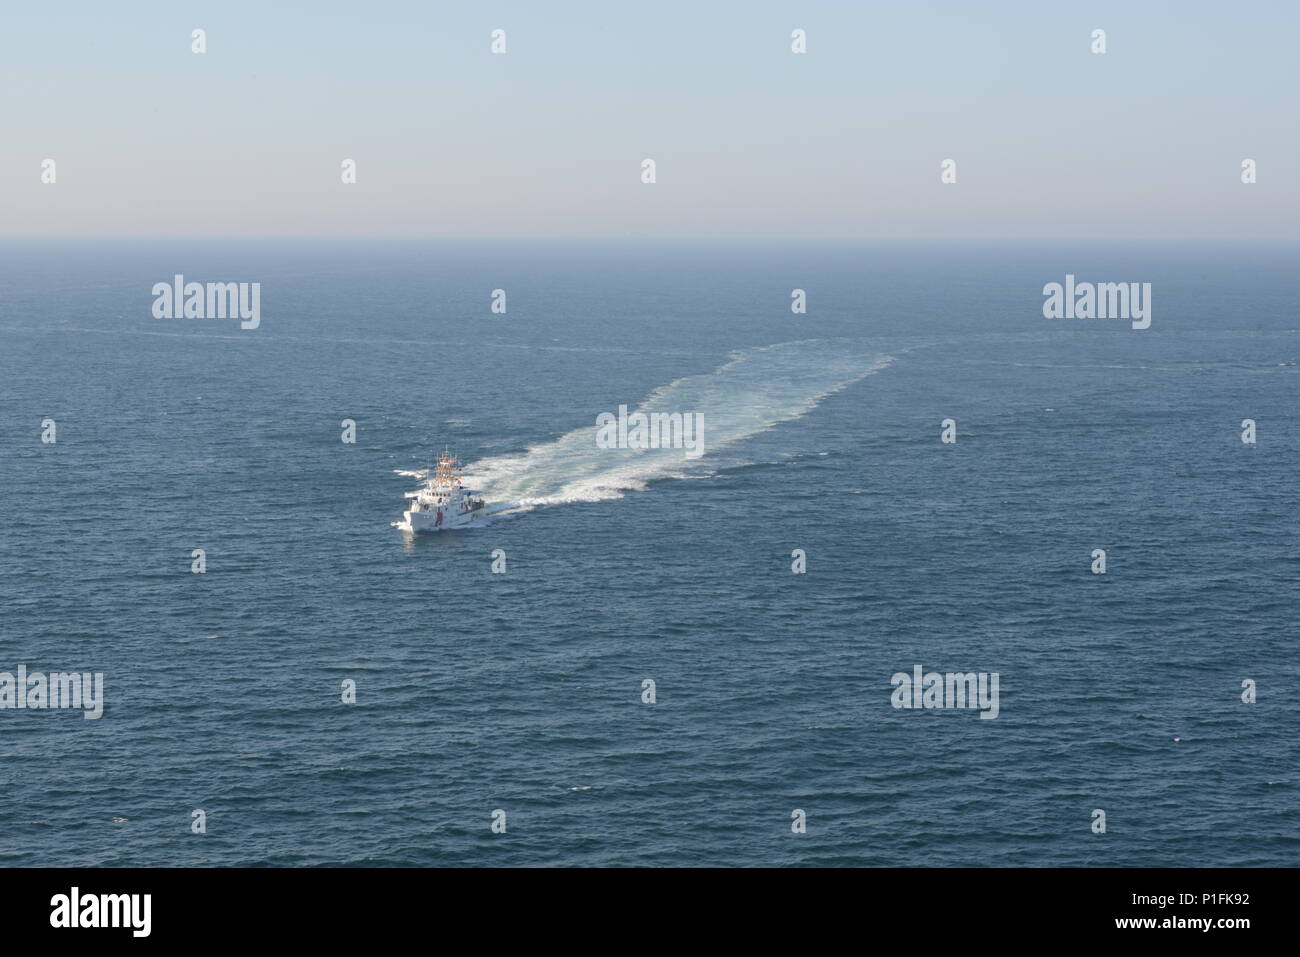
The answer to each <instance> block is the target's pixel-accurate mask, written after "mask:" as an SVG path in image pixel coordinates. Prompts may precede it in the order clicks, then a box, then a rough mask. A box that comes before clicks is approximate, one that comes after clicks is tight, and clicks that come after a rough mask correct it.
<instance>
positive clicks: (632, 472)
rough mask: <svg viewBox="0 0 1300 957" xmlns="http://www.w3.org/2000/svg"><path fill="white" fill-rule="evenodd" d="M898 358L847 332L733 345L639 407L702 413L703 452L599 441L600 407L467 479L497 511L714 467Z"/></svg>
mask: <svg viewBox="0 0 1300 957" xmlns="http://www.w3.org/2000/svg"><path fill="white" fill-rule="evenodd" d="M893 361H894V359H893V356H887V355H880V354H879V353H876V354H872V355H864V354H863V353H862V352H861V351H860V347H857V346H855V345H854V344H852V343H850V342H846V341H843V340H839V341H836V340H826V339H810V340H804V341H801V342H784V343H778V344H777V345H771V346H762V347H760V348H755V349H746V350H743V351H740V352H735V353H732V356H731V359H730V360H729V361H728V362H727V363H726V364H725V365H723V366H721V367H720V368H718V369H717V370H715V371H713V372H710V373H707V374H704V375H694V376H687V377H685V378H682V379H678V380H676V381H675V382H671V383H669V384H668V385H666V386H662V387H660V388H658V389H656V390H655V391H654V392H652V393H651V394H650V395H649V396H648V397H647V398H646V400H645V401H644V402H642V403H641V404H640V405H639V406H638V407H637V409H636V411H640V412H646V413H649V412H668V413H672V412H682V413H687V412H700V413H703V415H704V453H705V454H704V457H703V458H702V459H688V458H686V457H685V454H684V452H683V450H681V449H601V448H598V447H597V446H596V424H595V422H596V412H594V411H593V413H592V416H591V421H590V422H589V423H587V424H585V425H583V426H581V427H580V428H577V429H574V430H573V431H572V432H569V433H568V434H567V435H564V436H561V437H560V438H559V439H556V440H555V441H554V442H549V443H546V444H545V445H538V446H534V447H532V448H529V449H528V450H527V451H526V452H524V453H523V454H519V455H503V456H494V457H492V458H486V459H482V460H480V461H478V462H475V463H473V464H471V465H468V466H466V468H465V473H466V476H465V478H466V484H468V485H472V486H473V487H475V488H478V489H480V490H482V492H483V493H484V498H485V499H486V500H487V501H488V503H489V505H490V507H491V509H492V511H494V512H502V511H514V510H517V509H523V508H531V507H533V506H537V505H554V504H559V503H562V502H595V501H600V500H602V499H610V498H621V497H622V496H623V493H624V492H627V491H629V490H641V489H644V488H645V487H646V484H647V483H648V482H650V481H653V480H655V479H661V478H674V477H688V476H689V475H690V474H692V473H693V472H695V473H698V471H699V470H700V469H702V468H703V469H708V468H710V467H712V464H711V463H710V461H709V460H710V459H711V458H713V456H714V455H715V453H717V452H718V450H720V449H724V448H726V447H728V446H731V445H734V444H735V443H737V442H741V441H743V440H744V439H747V438H749V437H750V436H753V435H757V434H758V433H759V432H764V431H766V430H767V429H770V428H772V427H773V426H775V425H777V424H779V423H781V422H786V421H789V420H790V419H796V418H798V417H799V416H802V415H805V414H807V413H808V412H810V411H811V410H812V409H814V408H816V407H817V404H818V403H819V402H820V401H821V400H822V399H824V398H825V397H826V396H828V395H830V394H831V393H833V392H837V391H839V390H840V389H843V388H844V387H845V386H847V385H851V384H852V383H854V382H857V381H858V380H860V379H862V378H864V377H866V376H868V375H870V374H871V373H873V372H878V371H880V370H881V369H884V368H886V367H887V366H889V365H890V364H891V363H892V362H893ZM627 404H628V405H629V407H630V405H631V403H630V402H629V403H627ZM597 411H602V412H612V413H614V414H617V411H618V410H617V409H601V410H597ZM715 461H716V460H715ZM471 478H472V480H473V481H471Z"/></svg>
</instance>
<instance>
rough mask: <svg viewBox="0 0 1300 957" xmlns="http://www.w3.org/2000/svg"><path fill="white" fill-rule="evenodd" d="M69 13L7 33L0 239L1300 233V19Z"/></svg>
mask: <svg viewBox="0 0 1300 957" xmlns="http://www.w3.org/2000/svg"><path fill="white" fill-rule="evenodd" d="M8 6H9V9H10V10H11V9H13V8H14V7H17V6H18V5H17V4H9V5H8ZM24 6H25V7H26V6H27V5H24ZM50 6H51V8H54V6H55V5H50ZM28 9H30V10H33V11H36V10H39V9H40V5H31V6H30V7H28ZM57 9H58V10H60V11H62V13H61V14H59V15H53V14H51V13H36V12H32V13H26V12H24V13H14V12H9V10H6V12H4V13H3V14H0V107H2V108H0V117H2V118H3V126H2V128H0V138H2V142H3V145H2V146H0V234H6V235H30V234H68V235H76V234H92V235H291V236H292V235H313V236H315V235H338V236H350V235H356V236H376V235H395V236H451V237H455V236H475V237H481V236H648V237H653V236H690V237H712V236H717V237H731V236H744V237H775V238H785V237H841V236H854V237H858V236H860V237H917V236H935V237H947V236H958V237H961V236H1009V237H1066V236H1082V237H1116V238H1119V237H1179V238H1183V237H1216V236H1227V237H1237V238H1248V237H1260V238H1272V237H1281V238H1289V239H1297V238H1300V109H1298V107H1300V84H1298V83H1297V78H1298V74H1300V66H1297V64H1300V3H1295V2H1292V0H1272V2H1234V3H1220V4H1209V3H1198V2H1143V0H1125V2H1118V3H1106V2H1086V3H1085V2H1081V3H1069V2H1056V0H1027V2H1011V0H1001V2H999V0H990V2H987V3H982V4H977V3H974V2H965V3H959V2H943V3H938V2H935V3H924V2H919V0H908V2H896V3H889V2H885V3H881V2H870V3H868V2H860V3H859V2H850V0H840V2H817V0H798V2H781V3H778V2H752V0H750V2H739V0H737V2H709V0H696V2H680V3H677V2H661V0H654V2H640V3H633V2H623V0H605V2H592V3H584V2H565V0H553V2H541V0H531V2H521V3H471V2H459V0H458V2H437V0H422V2H384V0H367V2H362V3H346V4H345V3H306V2H303V3H271V2H268V0H261V2H251V3H245V2H239V0H220V2H212V3H205V2H195V3H180V2H175V0H172V2H156V3H155V2H135V0H120V2H114V3H105V2H102V0H97V2H85V3H59V4H57ZM196 27H202V28H204V29H206V31H207V45H208V49H207V53H205V54H203V55H197V54H194V53H192V52H191V50H190V46H191V38H190V34H191V31H192V30H193V29H194V28H196ZM497 28H500V29H504V30H505V31H506V36H507V44H508V47H507V50H508V52H507V53H506V54H505V55H493V54H492V53H491V52H490V50H489V45H490V39H491V38H490V34H491V31H492V30H494V29H497ZM795 28H802V29H804V30H806V31H807V37H808V41H807V42H808V52H807V54H805V55H795V54H793V53H791V51H790V43H791V40H790V33H791V31H792V30H794V29H795ZM1096 28H1101V29H1104V30H1105V31H1106V42H1107V52H1106V53H1105V54H1104V55H1097V54H1094V53H1092V52H1090V44H1091V38H1090V34H1091V32H1092V31H1093V30H1094V29H1096ZM647 157H649V158H653V159H654V160H655V161H656V163H657V166H658V169H657V174H658V182H657V183H656V184H654V185H652V186H648V185H644V184H642V183H641V181H640V164H641V161H642V160H643V159H645V158H647ZM46 158H51V159H54V160H55V161H56V163H57V183H55V184H54V185H47V184H42V183H41V181H40V177H41V162H42V160H44V159H46ZM345 158H351V159H355V160H356V163H357V183H356V184H355V185H344V184H343V183H342V182H341V181H340V171H341V170H340V163H341V162H342V161H343V160H344V159H345ZM947 158H952V159H955V160H956V161H957V183H956V184H955V185H943V184H941V183H940V180H939V173H940V163H941V161H943V160H944V159H947ZM1245 158H1251V159H1254V160H1255V161H1256V162H1257V164H1258V183H1256V184H1255V185H1251V186H1246V185H1243V184H1242V183H1241V179H1240V169H1241V161H1242V160H1243V159H1245Z"/></svg>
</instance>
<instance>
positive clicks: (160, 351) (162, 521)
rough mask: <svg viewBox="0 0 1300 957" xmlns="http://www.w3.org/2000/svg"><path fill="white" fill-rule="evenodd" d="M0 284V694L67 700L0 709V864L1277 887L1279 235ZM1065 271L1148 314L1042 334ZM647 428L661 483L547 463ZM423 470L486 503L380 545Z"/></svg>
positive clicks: (1298, 541)
mask: <svg viewBox="0 0 1300 957" xmlns="http://www.w3.org/2000/svg"><path fill="white" fill-rule="evenodd" d="M4 253H5V254H4V256H3V258H0V589H2V591H0V605H2V607H3V615H2V616H0V671H10V672H12V671H14V670H15V669H16V668H17V667H18V666H19V665H20V664H24V665H26V666H27V668H28V669H29V671H102V672H104V674H105V686H106V705H105V710H104V715H103V717H102V718H101V719H99V720H90V721H88V720H85V719H84V718H83V717H82V715H81V713H79V712H76V711H70V710H64V711H58V710H45V711H37V710H11V709H7V710H0V864H3V865H8V866H13V865H38V864H43V865H73V866H77V865H107V866H117V865H356V864H371V865H686V866H695V865H855V866H856V865H907V866H912V865H920V866H931V865H934V866H939V865H976V866H980V865H998V866H1007V865H1014V866H1053V865H1088V866H1091V865H1169V866H1201V865H1247V866H1258V865H1295V864H1296V863H1297V852H1298V851H1300V810H1297V785H1298V783H1300V782H1298V780H1297V770H1296V753H1297V752H1296V735H1297V730H1300V722H1298V721H1297V718H1298V717H1300V712H1298V707H1297V696H1298V695H1300V659H1297V656H1296V643H1295V639H1296V621H1295V608H1296V601H1297V597H1300V557H1298V554H1300V553H1298V550H1297V549H1298V547H1300V535H1298V532H1300V522H1297V511H1296V495H1295V490H1296V475H1297V467H1298V466H1300V436H1298V434H1297V429H1296V413H1297V411H1298V410H1297V395H1298V394H1300V393H1298V391H1297V384H1298V382H1300V379H1298V378H1297V376H1300V366H1297V365H1295V364H1294V363H1295V362H1296V360H1298V359H1300V317H1297V314H1296V309H1295V303H1296V302H1297V300H1298V299H1300V274H1298V273H1297V271H1296V270H1295V268H1294V264H1295V257H1296V248H1295V247H1294V246H1284V245H1278V246H1269V245H1236V246H1209V245H1198V244H1186V245H1180V244H1165V245H1153V244H1127V245H1122V246H1117V245H1113V244H1101V243H1098V244H1037V245H1024V244H1009V243H990V244H977V243H970V244H961V243H934V244H923V243H913V244H906V245H884V244H829V243H828V244H816V243H805V244H787V245H782V244H770V243H752V244H743V243H742V244H729V245H728V244H707V243H667V242H664V243H652V244H651V243H637V242H632V241H626V242H608V243H601V244H594V243H580V242H565V243H522V242H520V243H502V242H479V243H470V244H454V243H435V242H428V243H411V242H407V243H399V242H370V243H360V242H356V243H343V242H327V241H319V242H309V241H303V242H287V241H286V242H271V241H256V242H239V241H233V240H232V241H225V242H198V241H193V242H182V241H175V242H146V241H130V242H127V241H123V242H117V243H108V242H91V241H85V242H71V241H53V240H49V241H30V242H25V243H22V244H18V243H9V244H6V246H5V249H4ZM176 273H183V274H184V275H185V277H186V278H187V279H189V280H196V281H259V282H261V283H262V298H261V310H262V319H261V326H260V328H258V329H255V330H241V329H240V328H239V327H238V324H237V323H236V322H235V321H233V320H169V319H155V318H154V317H153V316H152V315H151V311H150V307H151V305H152V295H151V292H150V290H151V287H152V286H153V284H154V283H157V282H169V281H170V280H171V277H172V276H173V275H174V274H176ZM1067 273H1072V274H1074V275H1076V276H1077V277H1078V278H1079V280H1080V281H1084V280H1092V281H1117V282H1118V281H1145V282H1151V283H1152V288H1153V321H1152V324H1151V327H1150V328H1149V329H1147V330H1133V329H1131V328H1130V326H1129V324H1128V323H1127V322H1121V321H1113V320H1048V319H1045V318H1044V317H1043V315H1042V303H1043V296H1042V292H1041V290H1042V287H1043V285H1044V284H1045V283H1048V282H1062V281H1063V280H1064V277H1065V275H1066V274H1067ZM497 288H502V289H505V290H506V291H507V295H508V312H507V313H506V314H505V315H494V314H492V313H491V312H490V310H489V304H490V298H489V297H490V293H491V291H492V290H493V289H497ZM795 288H802V289H805V290H806V291H807V295H808V312H807V314H805V315H797V314H793V313H792V312H791V310H790V301H791V300H790V295H791V290H792V289H795ZM645 403H648V404H649V405H648V407H652V408H660V409H664V410H668V411H683V412H689V411H702V412H703V413H704V414H705V422H706V432H705V448H706V454H705V455H703V456H702V457H700V458H698V459H696V460H687V459H684V458H682V457H681V456H680V455H677V454H668V453H645V454H641V455H633V454H628V453H624V452H617V451H605V450H601V449H598V448H596V447H595V443H594V441H593V440H592V436H593V434H594V422H595V417H596V416H597V415H598V414H599V413H601V412H616V411H617V409H618V406H619V405H620V404H626V405H628V406H629V407H630V408H632V409H635V408H637V407H639V406H642V405H643V404H645ZM46 417H49V418H52V419H54V420H55V421H56V422H57V429H58V432H57V443H55V444H42V442H41V441H40V433H41V422H42V420H43V419H44V418H46ZM349 418H350V419H353V420H355V422H356V423H357V441H356V443H355V445H349V444H345V443H343V442H341V441H340V435H341V432H342V427H341V422H342V420H344V419H349ZM946 418H952V419H955V420H956V422H957V430H958V432H957V434H958V441H957V442H956V443H955V444H944V443H942V442H941V441H940V431H941V425H940V423H941V422H942V421H943V420H944V419H946ZM1246 418H1250V419H1254V420H1256V422H1257V423H1258V441H1257V443H1256V444H1254V445H1247V444H1243V443H1242V441H1241V439H1240V433H1241V422H1242V420H1243V419H1246ZM579 430H581V431H579ZM444 446H448V447H450V448H451V449H452V450H453V451H454V452H456V453H457V454H458V455H459V456H460V457H461V458H462V459H463V460H465V461H466V462H467V463H468V464H469V466H470V467H469V469H468V472H469V474H470V476H474V477H476V478H477V479H479V480H481V485H482V487H483V488H484V489H485V492H486V494H487V497H488V499H489V501H490V503H491V507H492V509H493V511H494V513H496V514H495V517H494V519H493V521H492V522H491V523H490V524H488V525H487V526H486V527H484V528H480V529H474V530H469V531H464V532H451V533H443V534H437V535H430V536H420V537H416V538H412V537H411V536H409V535H405V534H403V533H402V532H400V531H399V530H397V529H395V528H393V527H391V525H390V522H392V521H393V520H395V519H397V518H399V517H400V513H401V510H402V508H403V504H404V502H403V498H402V493H403V492H404V491H407V490H409V489H411V488H413V487H414V483H413V480H412V479H411V478H408V477H403V476H401V475H398V474H396V472H397V470H410V469H418V468H423V467H426V466H428V465H430V464H431V462H432V459H433V456H434V455H435V454H436V453H437V452H439V451H441V450H442V448H443V447H444ZM196 548H202V549H205V550H206V555H207V571H206V573H204V574H201V575H199V574H193V573H191V560H192V559H191V552H192V550H193V549H196ZM1096 548H1103V549H1105V550H1106V552H1107V556H1108V570H1107V572H1106V574H1104V575H1094V574H1092V572H1091V570H1090V566H1091V564H1092V558H1091V553H1092V551H1093V550H1094V549H1096ZM495 549H503V550H504V551H505V553H506V556H507V571H506V572H505V573H504V574H493V573H492V571H491V563H492V552H493V551H494V550H495ZM794 549H803V550H804V551H805V552H806V555H807V572H806V574H801V575H800V574H793V573H792V572H791V562H792V558H791V554H792V551H793V550H794ZM917 664H919V665H922V666H923V667H924V669H925V670H927V671H929V670H935V671H940V672H948V671H959V672H966V671H978V672H997V673H998V674H999V675H1000V688H1001V699H1000V713H999V715H998V717H997V718H996V719H995V720H981V719H980V718H979V717H978V713H977V712H976V711H971V710H904V709H895V708H893V707H892V706H891V701H890V698H891V690H892V688H891V684H890V678H891V675H893V674H894V673H895V672H900V671H902V672H909V673H910V672H911V670H912V668H913V666H914V665H917ZM347 679H351V680H354V681H355V682H356V686H357V703H356V704H355V705H345V704H343V703H342V702H341V696H340V688H341V684H342V683H343V682H344V681H345V680H347ZM645 679H652V680H653V681H654V682H655V685H656V694H657V701H656V703H654V704H646V703H643V701H642V683H643V681H645ZM1245 679H1253V680H1254V681H1256V682H1257V685H1258V701H1257V702H1256V703H1253V704H1247V703H1244V702H1243V701H1242V700H1241V694H1242V682H1243V681H1244V680H1245ZM194 809H203V810H204V811H205V812H206V816H207V833H206V834H203V835H196V834H192V833H191V831H190V823H191V812H192V811H193V810H194ZM495 809H503V810H505V811H506V813H507V821H508V828H507V831H506V833H505V834H494V833H493V832H492V831H491V829H490V824H491V821H492V818H491V815H492V812H493V811H494V810H495ZM795 809H801V810H803V811H804V812H805V813H806V815H807V833H806V834H795V833H792V830H791V812H792V811H793V810H795ZM1094 809H1103V810H1104V811H1105V812H1106V817H1107V831H1106V833H1105V834H1095V833H1093V832H1092V830H1091V826H1090V825H1091V823H1092V812H1093V810H1094ZM114 818H124V819H125V820H119V821H114Z"/></svg>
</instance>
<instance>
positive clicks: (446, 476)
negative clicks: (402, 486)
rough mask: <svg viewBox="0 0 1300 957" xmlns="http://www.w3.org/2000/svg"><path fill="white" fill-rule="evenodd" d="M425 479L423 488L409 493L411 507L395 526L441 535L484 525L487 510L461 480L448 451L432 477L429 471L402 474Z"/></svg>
mask: <svg viewBox="0 0 1300 957" xmlns="http://www.w3.org/2000/svg"><path fill="white" fill-rule="evenodd" d="M402 474H403V475H413V476H415V477H417V478H422V479H424V487H423V488H421V489H418V490H416V491H414V492H407V493H406V498H407V499H408V500H409V501H410V503H411V504H410V507H409V508H407V510H406V511H405V512H403V513H402V520H401V521H400V522H393V525H394V526H396V527H397V528H400V529H402V530H403V531H408V532H441V531H443V530H445V529H451V528H469V527H470V526H472V525H481V524H483V520H484V518H485V517H486V516H487V511H486V510H485V509H484V508H483V499H482V497H481V496H480V495H478V493H477V492H475V491H474V490H473V489H468V488H466V487H465V486H464V484H463V483H462V481H461V464H460V462H458V461H457V460H456V458H455V457H454V456H452V455H450V454H448V453H447V452H445V451H444V452H443V453H442V457H441V458H439V459H438V467H437V468H436V469H435V470H434V473H433V475H432V476H430V475H429V470H428V469H424V470H422V471H419V472H403V473H402Z"/></svg>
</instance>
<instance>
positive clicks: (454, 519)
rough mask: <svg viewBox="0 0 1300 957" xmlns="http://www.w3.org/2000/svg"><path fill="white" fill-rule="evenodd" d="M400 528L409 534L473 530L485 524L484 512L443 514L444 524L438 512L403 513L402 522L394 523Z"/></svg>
mask: <svg viewBox="0 0 1300 957" xmlns="http://www.w3.org/2000/svg"><path fill="white" fill-rule="evenodd" d="M393 524H394V525H396V526H397V527H398V528H401V529H405V530H406V531H408V532H446V531H450V530H452V529H457V528H471V527H473V526H475V525H482V524H483V516H482V512H481V511H479V512H461V513H459V514H455V515H453V514H450V513H449V512H446V511H444V512H443V513H442V523H441V524H439V522H438V513H437V512H403V513H402V520H401V521H400V522H394V523H393Z"/></svg>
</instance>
